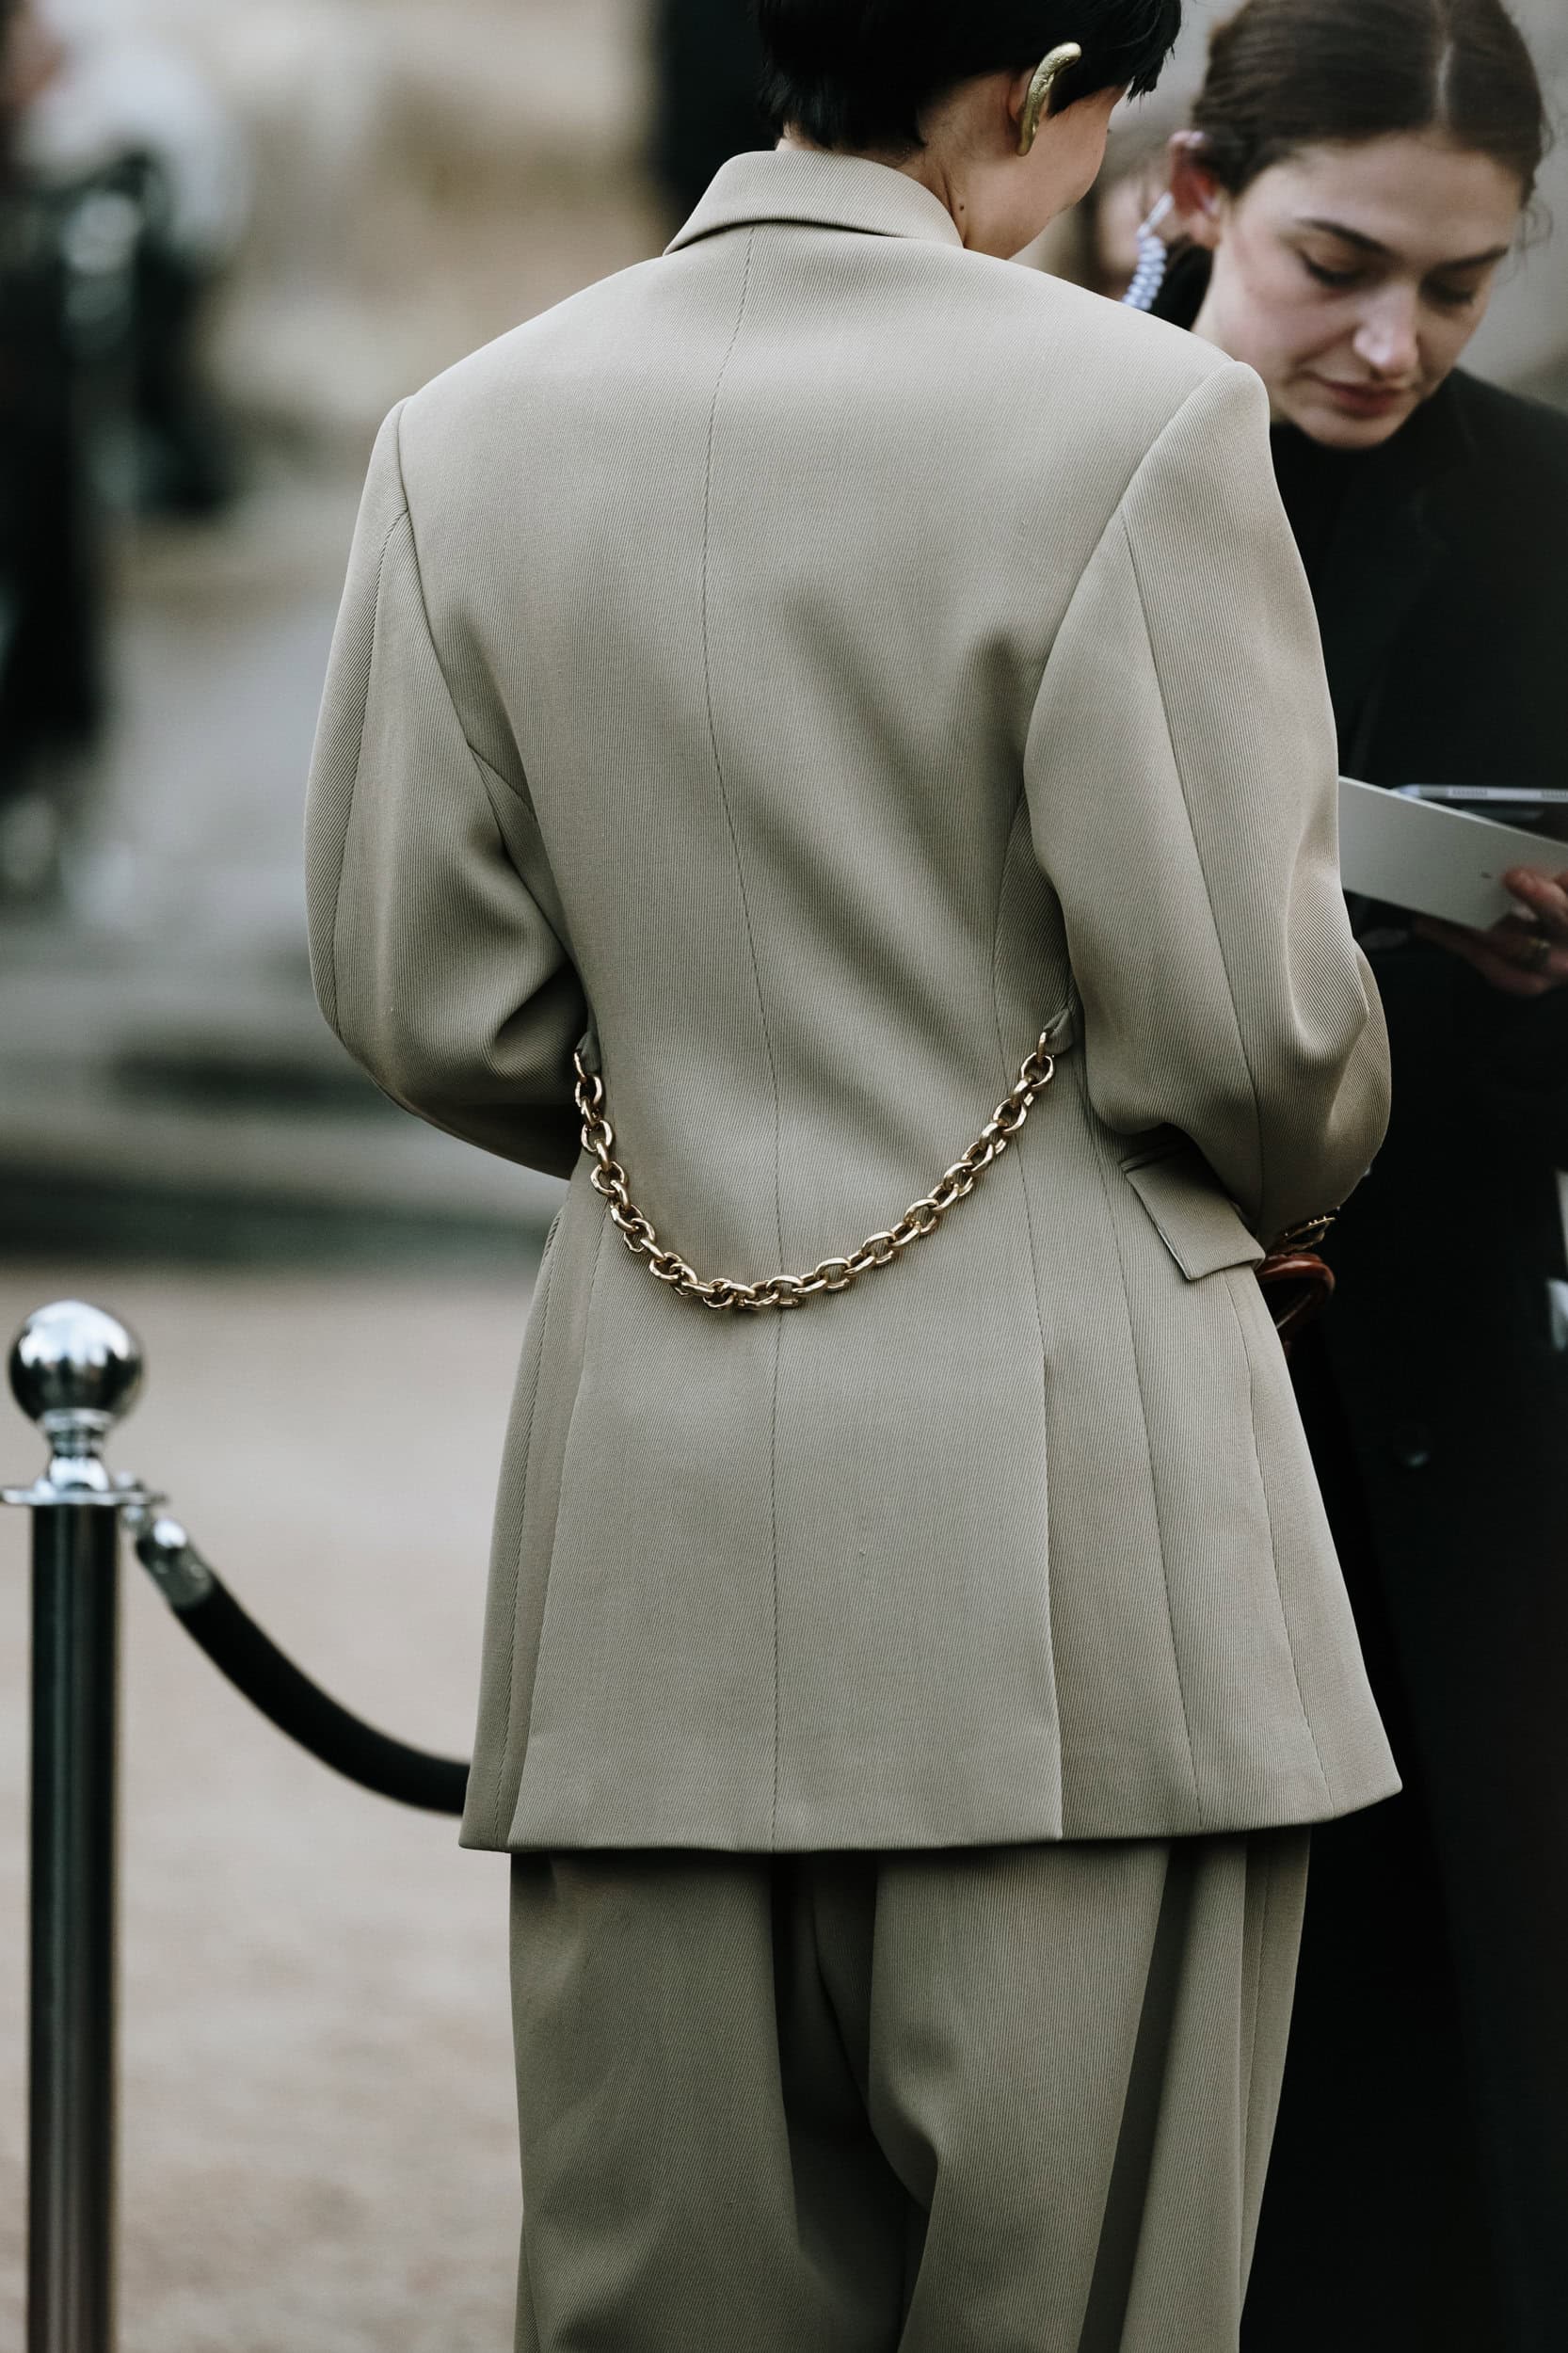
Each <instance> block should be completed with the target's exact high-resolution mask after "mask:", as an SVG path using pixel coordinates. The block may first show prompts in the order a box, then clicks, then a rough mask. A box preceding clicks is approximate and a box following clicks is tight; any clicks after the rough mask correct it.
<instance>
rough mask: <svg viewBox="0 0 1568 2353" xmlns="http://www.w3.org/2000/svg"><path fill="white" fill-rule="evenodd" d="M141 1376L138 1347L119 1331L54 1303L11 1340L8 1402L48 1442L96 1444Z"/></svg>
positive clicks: (94, 1312) (84, 1309) (74, 1307)
mask: <svg viewBox="0 0 1568 2353" xmlns="http://www.w3.org/2000/svg"><path fill="white" fill-rule="evenodd" d="M141 1370H142V1357H141V1349H140V1346H139V1345H138V1343H137V1342H136V1339H135V1338H134V1337H132V1335H131V1334H130V1333H129V1332H128V1331H127V1330H126V1329H125V1326H124V1325H123V1324H122V1323H117V1322H116V1321H115V1319H114V1317H113V1316H108V1315H105V1314H104V1311H103V1309H102V1308H101V1307H89V1306H88V1305H86V1304H85V1303H84V1302H83V1301H82V1300H79V1299H58V1300H56V1301H55V1303H54V1305H52V1306H48V1307H40V1308H39V1309H38V1311H37V1313H36V1314H34V1315H30V1316H29V1317H28V1318H27V1321H26V1322H25V1323H24V1325H23V1327H22V1329H21V1331H20V1332H19V1333H18V1334H17V1337H16V1342H15V1345H14V1347H13V1348H12V1350H11V1361H10V1376H11V1395H12V1396H13V1397H14V1398H15V1400H16V1401H17V1403H18V1404H19V1405H20V1406H21V1408H22V1410H23V1412H24V1414H25V1415H26V1417H27V1418H28V1420H29V1421H34V1422H37V1423H38V1425H39V1427H40V1429H41V1430H43V1431H44V1432H45V1433H47V1434H49V1435H51V1436H54V1435H56V1433H59V1434H62V1435H63V1434H64V1433H66V1432H67V1431H69V1432H71V1433H72V1434H80V1435H85V1434H86V1433H89V1432H90V1433H93V1434H95V1435H96V1436H98V1437H99V1438H100V1439H102V1438H104V1437H106V1436H107V1434H108V1433H109V1432H110V1431H111V1430H112V1429H113V1428H114V1425H115V1423H116V1422H117V1421H119V1420H120V1418H121V1417H122V1416H123V1415H125V1414H127V1413H129V1411H130V1409H131V1407H132V1405H133V1404H134V1403H135V1402H136V1391H137V1390H138V1389H139V1388H140V1386H141Z"/></svg>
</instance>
